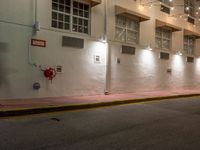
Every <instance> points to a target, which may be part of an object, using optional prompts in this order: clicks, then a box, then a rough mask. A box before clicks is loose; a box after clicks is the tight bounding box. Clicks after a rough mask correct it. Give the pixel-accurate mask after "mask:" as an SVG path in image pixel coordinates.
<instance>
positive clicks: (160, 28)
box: [155, 27, 172, 51]
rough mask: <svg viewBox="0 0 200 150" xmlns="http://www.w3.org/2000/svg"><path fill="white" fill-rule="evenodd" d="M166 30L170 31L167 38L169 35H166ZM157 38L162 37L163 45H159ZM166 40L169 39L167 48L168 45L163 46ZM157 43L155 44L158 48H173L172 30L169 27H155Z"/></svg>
mask: <svg viewBox="0 0 200 150" xmlns="http://www.w3.org/2000/svg"><path fill="white" fill-rule="evenodd" d="M158 30H159V32H160V35H158ZM165 31H168V33H169V38H167V37H165V36H164V34H166V32H165ZM157 39H160V42H161V47H159V46H157V45H158V44H157ZM164 40H167V41H169V48H166V47H164V46H163V45H164V44H163V43H164ZM155 44H156V45H155V46H156V48H158V49H162V50H168V51H170V50H171V49H172V30H170V29H167V28H163V27H157V28H155Z"/></svg>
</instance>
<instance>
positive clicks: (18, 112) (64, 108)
mask: <svg viewBox="0 0 200 150" xmlns="http://www.w3.org/2000/svg"><path fill="white" fill-rule="evenodd" d="M194 96H200V94H186V95H173V96H161V97H149V98H139V99H127V100H113V101H109V102H98V103H86V104H74V105H62V106H53V107H52V106H50V107H41V108H24V109H14V110H3V111H0V117H14V116H25V115H32V114H41V113H50V112H59V111H72V110H83V109H92V108H99V107H106V106H117V105H124V104H131V103H140V102H150V101H157V100H166V99H174V98H186V97H194Z"/></svg>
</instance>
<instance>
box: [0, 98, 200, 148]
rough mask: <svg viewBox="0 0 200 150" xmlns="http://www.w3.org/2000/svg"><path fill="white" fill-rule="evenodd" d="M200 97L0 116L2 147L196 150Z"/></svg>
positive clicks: (199, 141) (199, 122) (199, 133)
mask: <svg viewBox="0 0 200 150" xmlns="http://www.w3.org/2000/svg"><path fill="white" fill-rule="evenodd" d="M199 127H200V97H193V98H182V99H172V100H164V101H153V102H145V103H137V104H130V105H121V106H115V107H104V108H98V109H88V110H80V111H68V112H59V113H50V114H42V115H33V116H24V117H13V118H12V117H10V118H1V121H0V128H1V131H0V134H1V138H0V143H1V145H0V149H1V150H142V149H145V150H146V149H148V150H172V149H174V150H195V149H196V150H198V149H199V147H200V130H199Z"/></svg>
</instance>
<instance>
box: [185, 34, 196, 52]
mask: <svg viewBox="0 0 200 150" xmlns="http://www.w3.org/2000/svg"><path fill="white" fill-rule="evenodd" d="M190 40H192V44H190ZM195 44H196V38H195V37H194V36H188V35H184V37H183V49H184V52H185V53H186V54H188V55H193V54H194V51H195ZM191 47H192V49H191V51H190V49H189V48H191Z"/></svg>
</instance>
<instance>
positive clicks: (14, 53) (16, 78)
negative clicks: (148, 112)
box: [0, 0, 200, 99]
mask: <svg viewBox="0 0 200 150" xmlns="http://www.w3.org/2000/svg"><path fill="white" fill-rule="evenodd" d="M198 6H199V2H198V1H192V0H191V1H190V0H173V1H168V0H160V1H150V0H15V1H13V0H1V1H0V99H16V98H41V97H59V96H81V95H100V94H104V93H106V94H107V93H109V94H113V93H127V92H135V91H138V90H139V91H152V90H165V89H166V90H167V89H179V88H180V89H181V88H184V89H196V88H200V60H199V56H200V41H199V38H200V22H199V14H200V11H199V8H198ZM49 68H53V69H55V71H56V74H55V77H53V79H52V80H49V79H48V78H46V77H45V76H44V70H46V69H49ZM36 83H37V84H36ZM33 85H37V86H38V85H40V88H38V89H34V88H33Z"/></svg>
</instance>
